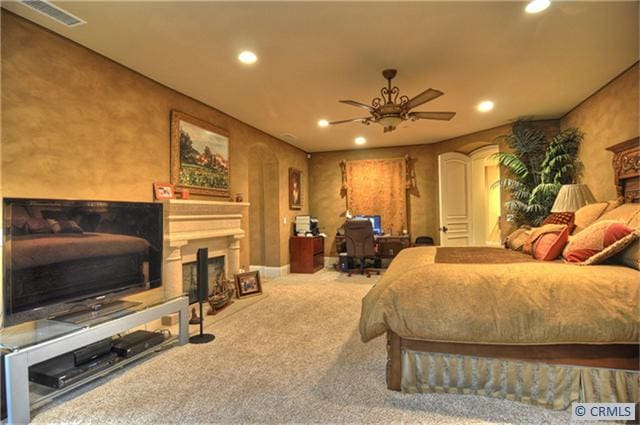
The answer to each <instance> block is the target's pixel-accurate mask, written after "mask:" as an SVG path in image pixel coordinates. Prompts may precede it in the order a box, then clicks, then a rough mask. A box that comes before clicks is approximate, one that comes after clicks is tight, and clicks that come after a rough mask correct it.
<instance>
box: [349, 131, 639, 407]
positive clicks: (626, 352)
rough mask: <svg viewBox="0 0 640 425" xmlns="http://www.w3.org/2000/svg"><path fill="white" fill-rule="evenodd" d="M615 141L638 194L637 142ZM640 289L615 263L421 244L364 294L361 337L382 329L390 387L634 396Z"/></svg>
mask: <svg viewBox="0 0 640 425" xmlns="http://www.w3.org/2000/svg"><path fill="white" fill-rule="evenodd" d="M616 149H618V150H617V151H616V150H614V167H616V186H617V188H618V194H619V195H620V196H621V198H622V199H624V200H625V201H626V202H638V201H639V200H640V199H639V198H640V196H638V191H637V182H638V176H639V175H640V172H639V170H638V166H639V165H638V157H639V155H640V149H638V140H637V139H635V142H632V143H631V141H630V142H625V143H623V144H620V145H618V147H617V148H616ZM630 164H633V167H631V166H630ZM634 208H635V207H634ZM639 294H640V272H638V271H637V270H635V269H633V268H631V267H626V266H622V265H596V266H577V265H572V264H565V263H563V262H561V261H555V262H543V261H537V260H533V259H532V258H531V257H529V256H527V255H525V254H522V253H520V252H513V251H508V250H505V249H500V248H484V247H469V248H467V247H464V248H447V247H417V248H411V249H407V250H404V251H402V252H401V253H400V254H399V255H398V256H397V257H396V259H394V261H393V262H392V264H391V265H390V267H389V269H388V270H387V271H386V273H385V274H384V276H383V277H382V278H381V279H380V280H379V281H378V283H377V284H376V285H375V286H374V287H373V288H372V289H371V290H370V291H369V293H368V294H367V295H366V296H365V298H364V299H363V304H362V315H361V320H360V333H361V336H362V339H363V340H364V341H369V340H371V339H373V338H376V337H378V336H380V335H382V334H385V333H386V335H387V387H388V388H389V389H391V390H397V391H403V392H448V393H458V394H479V395H486V396H492V397H500V398H506V399H511V400H517V401H521V402H525V403H529V404H535V405H540V406H544V407H548V408H552V409H566V408H568V407H570V406H571V403H572V402H575V401H582V402H616V401H617V402H638V401H640V395H639V389H638V388H639V380H640V379H639V377H640V374H639V373H638V370H639V369H640V368H639V360H640V359H639V356H638V353H639V349H640V347H639V345H638V342H639V341H640V335H639V331H640V307H639V304H638V301H639Z"/></svg>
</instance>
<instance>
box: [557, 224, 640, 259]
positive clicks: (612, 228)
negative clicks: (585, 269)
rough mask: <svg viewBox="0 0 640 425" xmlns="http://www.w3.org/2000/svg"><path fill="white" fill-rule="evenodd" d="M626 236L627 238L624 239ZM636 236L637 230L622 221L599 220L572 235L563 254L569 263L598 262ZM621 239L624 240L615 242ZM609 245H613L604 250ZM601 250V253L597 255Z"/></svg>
mask: <svg viewBox="0 0 640 425" xmlns="http://www.w3.org/2000/svg"><path fill="white" fill-rule="evenodd" d="M626 236H629V238H627V239H624V238H625V237H626ZM637 237H638V234H637V232H634V230H633V229H632V228H630V227H628V226H626V225H625V224H624V223H621V222H619V221H615V220H603V221H599V222H597V223H593V224H592V225H591V226H589V227H587V228H586V229H584V230H583V231H582V232H580V233H579V234H577V235H575V236H574V237H572V238H571V240H570V241H569V243H568V244H567V247H566V248H565V249H564V253H563V256H564V258H565V259H566V260H567V261H568V262H571V263H582V264H585V265H587V264H598V263H599V262H602V261H604V260H606V259H607V258H609V257H610V256H613V255H614V254H616V253H618V252H620V251H622V250H623V249H624V248H625V247H627V246H628V245H629V244H631V243H632V242H633V241H634V240H635V239H637ZM621 239H624V241H623V242H620V244H617V242H618V241H620V240H621ZM614 244H616V245H614ZM611 245H614V247H613V248H612V249H611V250H607V251H604V250H605V248H607V247H609V246H611ZM602 251H604V254H603V255H597V254H599V253H600V252H602Z"/></svg>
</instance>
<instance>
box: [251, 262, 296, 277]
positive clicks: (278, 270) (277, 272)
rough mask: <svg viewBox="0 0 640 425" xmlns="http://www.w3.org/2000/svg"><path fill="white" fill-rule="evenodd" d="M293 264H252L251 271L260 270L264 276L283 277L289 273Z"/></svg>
mask: <svg viewBox="0 0 640 425" xmlns="http://www.w3.org/2000/svg"><path fill="white" fill-rule="evenodd" d="M290 268H291V266H290V265H289V264H285V265H284V266H257V265H250V266H249V270H250V271H259V272H260V274H261V275H262V276H264V277H270V278H274V277H281V276H286V275H288V274H289V270H290Z"/></svg>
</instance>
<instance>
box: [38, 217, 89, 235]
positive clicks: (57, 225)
mask: <svg viewBox="0 0 640 425" xmlns="http://www.w3.org/2000/svg"><path fill="white" fill-rule="evenodd" d="M47 222H48V223H49V225H50V226H51V230H52V231H53V233H83V232H82V228H81V227H80V226H78V223H76V222H75V221H73V220H53V219H48V220H47Z"/></svg>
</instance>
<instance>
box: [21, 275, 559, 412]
mask: <svg viewBox="0 0 640 425" xmlns="http://www.w3.org/2000/svg"><path fill="white" fill-rule="evenodd" d="M375 280H376V278H375V277H372V278H371V279H366V278H364V277H360V276H358V277H356V276H354V277H352V278H347V277H346V276H344V275H343V276H341V275H340V274H338V273H336V272H329V271H323V272H319V273H317V274H315V275H312V276H308V275H290V276H288V277H286V278H280V279H275V280H271V281H269V282H267V283H265V285H264V287H265V291H266V292H268V294H269V296H268V297H265V298H264V300H262V301H260V302H257V303H255V304H253V305H251V306H249V307H247V308H245V309H243V310H241V311H238V312H236V313H235V314H232V315H229V316H228V317H226V318H225V319H224V320H221V321H219V322H218V323H215V324H214V325H213V326H212V327H211V328H210V329H209V330H210V331H211V332H213V333H215V334H216V337H217V338H216V340H215V342H213V343H211V344H207V345H187V346H184V347H177V348H173V349H171V350H168V351H166V352H164V353H162V354H160V355H158V356H156V357H153V358H151V359H149V360H147V361H143V362H140V363H138V364H136V365H135V366H133V367H129V368H127V369H125V370H123V371H121V372H118V373H116V374H114V375H111V376H109V377H107V378H104V379H101V380H100V381H99V382H98V383H97V384H91V385H90V386H88V387H84V388H82V389H79V390H77V391H75V392H74V393H72V394H69V395H66V396H64V397H63V398H62V399H59V400H58V401H56V402H54V403H52V404H50V405H48V406H46V407H44V408H43V409H41V410H40V411H39V412H37V414H36V415H35V416H34V418H33V420H34V422H35V423H51V422H64V423H82V424H98V423H99V424H102V423H123V424H125V423H126V424H161V423H257V422H261V423H282V422H288V423H292V422H295V423H346V422H350V423H365V422H366V423H399V422H410V423H426V424H480V423H517V424H540V423H563V424H565V423H568V422H569V421H570V417H571V416H570V413H569V412H554V411H550V410H546V409H542V408H537V407H531V406H527V405H524V404H519V403H515V402H510V401H506V400H497V399H491V398H484V397H479V396H460V395H447V394H438V395H435V394H415V395H407V394H401V393H397V392H392V391H388V390H387V389H386V387H385V383H384V368H385V341H384V340H383V338H379V339H376V340H374V341H372V342H370V343H367V344H363V343H362V342H361V341H360V336H359V334H358V331H357V323H358V317H359V313H360V300H361V298H362V297H363V296H364V294H365V293H366V292H367V290H368V289H369V287H370V286H371V284H372V283H374V282H375Z"/></svg>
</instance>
